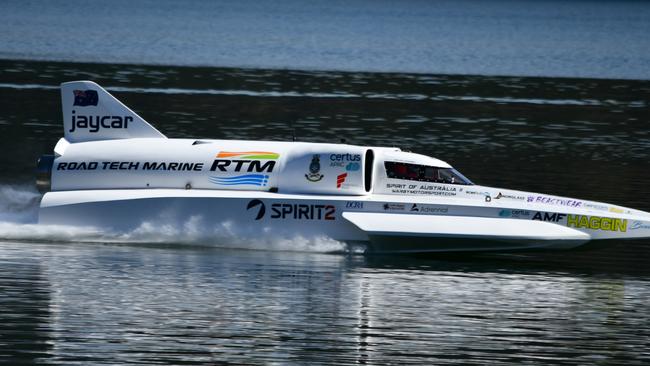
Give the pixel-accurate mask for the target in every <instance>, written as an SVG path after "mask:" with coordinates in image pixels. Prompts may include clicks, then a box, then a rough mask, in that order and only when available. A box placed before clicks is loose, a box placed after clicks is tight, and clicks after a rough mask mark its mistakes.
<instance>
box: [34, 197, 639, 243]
mask: <svg viewBox="0 0 650 366" xmlns="http://www.w3.org/2000/svg"><path fill="white" fill-rule="evenodd" d="M462 201H465V202H462ZM414 204H415V207H416V208H418V211H412V208H413V205H414ZM522 206H526V204H525V203H522V204H519V205H514V204H510V205H509V206H505V205H501V204H492V205H490V206H489V207H486V205H485V204H482V203H480V202H479V203H477V202H476V201H473V200H459V199H441V198H426V197H414V198H409V199H397V198H396V197H395V196H387V195H375V196H364V197H335V196H313V195H287V194H278V193H267V192H247V191H210V190H177V189H141V190H88V191H66V192H49V193H47V194H45V196H44V197H43V201H42V203H41V210H40V215H39V216H40V217H39V221H40V223H43V224H63V225H71V224H72V225H76V226H93V227H98V228H101V229H102V230H105V231H108V232H116V233H121V232H124V233H128V232H131V231H133V230H137V228H138V227H140V226H141V225H142V224H143V223H145V222H154V223H157V224H158V225H163V224H164V225H173V226H177V227H182V226H183V225H184V223H185V222H187V220H188V219H190V218H194V219H200V222H201V223H203V225H213V226H214V227H223V224H225V223H227V224H228V226H229V227H237V228H238V232H239V234H238V236H239V237H240V238H241V237H242V233H243V235H244V237H243V238H244V239H245V237H246V235H248V236H249V237H250V239H255V238H257V237H259V236H260V235H273V236H274V237H296V236H300V237H305V238H309V237H326V238H330V239H334V240H337V241H342V242H346V243H355V244H364V245H365V246H367V248H368V251H369V252H379V253H392V252H404V253H408V252H451V251H453V252H457V251H497V250H519V249H570V248H575V247H577V246H580V245H582V244H584V243H586V242H587V241H589V240H592V239H613V238H635V237H646V236H648V235H650V219H649V218H648V217H642V216H638V215H625V216H626V218H625V220H627V221H626V223H630V222H634V223H637V224H636V225H637V226H640V227H639V228H636V229H632V226H629V224H628V227H626V230H625V231H624V232H620V231H617V232H614V231H603V230H592V229H585V228H571V227H568V226H567V222H566V220H564V222H561V221H560V222H557V223H555V222H545V221H536V220H531V219H530V218H531V216H532V215H533V214H534V213H537V212H540V211H536V210H539V209H540V208H539V207H522ZM512 210H514V211H515V212H517V213H518V215H516V216H518V217H516V218H513V217H503V216H504V214H503V213H504V212H506V211H510V212H511V211H512ZM544 212H551V211H548V207H547V208H546V210H545V211H544ZM576 214H587V212H582V211H579V210H577V211H576ZM591 214H592V215H593V212H592V213H591ZM549 215H550V213H549ZM610 216H611V215H610Z"/></svg>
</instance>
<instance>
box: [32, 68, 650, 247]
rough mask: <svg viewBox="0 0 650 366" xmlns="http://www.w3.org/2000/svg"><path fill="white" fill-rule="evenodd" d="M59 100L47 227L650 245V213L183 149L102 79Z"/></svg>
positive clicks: (340, 160)
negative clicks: (145, 226) (187, 226)
mask: <svg viewBox="0 0 650 366" xmlns="http://www.w3.org/2000/svg"><path fill="white" fill-rule="evenodd" d="M61 97H62V103H63V105H62V107H63V125H64V136H63V137H62V138H61V139H60V140H59V141H58V143H57V144H56V146H55V148H54V154H53V155H44V156H42V157H41V158H40V159H39V162H38V173H37V174H38V177H37V185H38V187H39V189H40V190H41V191H43V192H45V194H44V196H43V198H42V201H41V204H40V209H39V223H41V224H48V225H50V224H51V225H73V226H92V227H99V228H102V229H103V230H109V231H112V232H129V231H132V230H136V229H137V228H138V227H139V226H140V225H141V224H142V223H143V222H159V221H156V220H163V219H164V220H166V221H165V222H166V223H167V224H171V225H184V223H186V222H187V221H188V220H195V222H200V223H201V225H205V226H211V227H215V228H217V227H239V228H242V229H243V230H241V231H243V232H245V233H249V234H250V235H251V237H255V236H259V235H274V236H278V237H325V238H330V239H333V240H336V241H340V242H344V243H351V244H355V245H356V244H360V245H363V246H364V248H366V251H367V252H369V253H418V252H462V251H512V250H521V249H570V248H575V247H578V246H580V245H583V244H585V243H587V242H589V241H590V240H605V239H632V238H648V237H650V214H649V213H647V212H643V211H639V210H634V209H631V208H626V207H621V206H616V205H612V204H608V203H601V202H594V201H587V200H580V199H574V198H566V197H559V196H553V195H546V194H539V193H531V192H524V191H516V190H508V189H501V188H491V187H485V186H480V185H476V184H474V183H472V182H471V181H470V180H469V179H468V178H466V177H465V176H464V175H462V174H461V173H460V172H458V171H457V170H455V169H454V168H453V167H452V166H451V165H449V164H447V163H445V162H444V161H441V160H438V159H435V158H432V157H428V156H424V155H420V154H416V153H412V152H407V151H402V150H400V149H399V148H394V147H366V146H356V145H348V144H332V143H307V142H285V141H243V140H209V139H171V138H167V137H165V136H164V135H163V134H162V133H161V132H159V131H158V130H156V129H155V128H154V127H153V126H152V125H150V124H149V123H147V122H146V121H145V120H144V119H143V118H141V117H140V116H139V115H138V114H136V113H135V112H133V111H132V110H130V109H129V108H128V107H126V106H125V105H124V104H122V103H121V102H120V101H118V100H117V99H116V98H115V97H113V96H112V95H111V94H110V93H108V92H107V91H106V90H104V89H103V88H102V87H100V86H99V85H97V84H96V83H94V82H91V81H74V82H68V83H63V84H61ZM197 220H198V221H197ZM226 224H227V225H226Z"/></svg>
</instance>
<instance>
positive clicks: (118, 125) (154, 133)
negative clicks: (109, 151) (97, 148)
mask: <svg viewBox="0 0 650 366" xmlns="http://www.w3.org/2000/svg"><path fill="white" fill-rule="evenodd" d="M61 102H62V103H63V105H62V107H63V128H64V136H65V139H66V140H68V141H69V142H72V143H74V142H83V141H97V140H114V139H130V138H140V137H148V138H166V137H165V135H163V134H162V133H160V132H159V131H158V130H156V129H155V128H154V127H153V126H151V125H150V124H149V123H147V121H145V120H144V119H142V117H140V116H138V115H137V114H136V113H135V112H133V111H132V110H130V109H129V108H128V107H127V106H125V105H124V104H122V103H121V102H120V101H119V100H117V99H116V98H115V97H113V96H112V95H111V94H110V93H108V92H107V91H106V90H104V88H102V87H101V86H99V85H97V84H96V83H93V82H92V81H71V82H68V83H63V84H61Z"/></svg>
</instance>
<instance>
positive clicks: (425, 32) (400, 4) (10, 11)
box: [0, 0, 650, 80]
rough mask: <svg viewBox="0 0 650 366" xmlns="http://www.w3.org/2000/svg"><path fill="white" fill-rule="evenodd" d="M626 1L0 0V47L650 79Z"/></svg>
mask: <svg viewBox="0 0 650 366" xmlns="http://www.w3.org/2000/svg"><path fill="white" fill-rule="evenodd" d="M648 18H650V4H648V2H647V1H637V0H569V1H567V0H518V1H513V0H435V1H422V0H409V1H372V0H345V1H342V0H329V1H327V2H311V1H301V0H279V1H270V2H266V1H263V2H260V1H255V0H238V1H237V2H236V3H233V2H232V1H227V0H211V1H201V0H187V1H183V2H178V1H173V0H138V1H131V0H112V1H111V2H110V3H104V2H101V1H86V2H84V3H83V5H80V4H78V3H76V2H52V1H42V0H41V1H39V0H34V1H22V0H3V1H2V2H0V58H11V59H29V60H34V59H39V60H61V61H69V62H106V63H125V62H126V63H138V64H142V63H144V64H149V65H151V64H161V65H191V66H196V65H206V66H235V67H242V66H248V67H256V68H291V69H300V70H315V69H317V70H352V71H354V70H362V71H383V72H386V71H406V72H423V73H437V74H462V75H467V74H470V75H526V76H564V77H596V78H625V79H645V80H650V69H649V68H648V66H647V65H648V63H649V62H650V57H648V56H649V54H648V51H649V50H650V38H649V37H648V34H650V22H648Z"/></svg>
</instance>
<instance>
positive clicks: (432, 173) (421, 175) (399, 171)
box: [384, 161, 473, 185]
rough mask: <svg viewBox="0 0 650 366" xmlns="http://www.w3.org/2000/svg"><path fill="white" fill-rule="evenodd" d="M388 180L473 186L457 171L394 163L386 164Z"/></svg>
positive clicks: (388, 162)
mask: <svg viewBox="0 0 650 366" xmlns="http://www.w3.org/2000/svg"><path fill="white" fill-rule="evenodd" d="M384 166H385V167H386V175H388V178H394V179H406V180H417V181H420V182H434V183H445V184H462V185H471V184H473V183H472V182H471V181H470V180H469V179H467V178H465V176H463V175H462V174H460V173H459V172H458V171H457V170H456V169H452V168H438V167H435V166H428V165H418V164H407V163H398V162H394V161H386V162H384Z"/></svg>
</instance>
